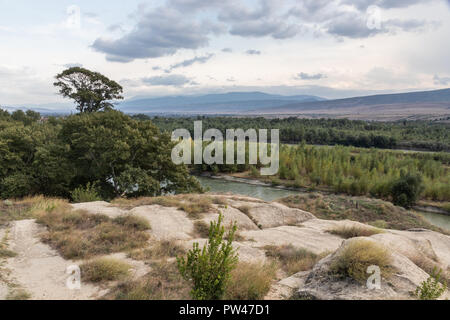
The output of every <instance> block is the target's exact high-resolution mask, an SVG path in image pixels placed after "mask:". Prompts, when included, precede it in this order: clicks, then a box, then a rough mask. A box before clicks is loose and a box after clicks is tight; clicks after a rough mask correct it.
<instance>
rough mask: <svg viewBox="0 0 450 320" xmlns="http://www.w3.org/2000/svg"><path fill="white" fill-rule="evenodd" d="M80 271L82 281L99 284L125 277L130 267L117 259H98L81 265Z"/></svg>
mask: <svg viewBox="0 0 450 320" xmlns="http://www.w3.org/2000/svg"><path fill="white" fill-rule="evenodd" d="M80 269H81V278H82V280H83V281H87V282H94V283H99V282H105V281H114V280H120V279H123V278H125V277H127V276H128V275H129V270H130V269H131V266H130V265H129V264H128V263H126V262H123V261H120V260H118V259H112V258H99V259H95V260H92V261H89V262H86V263H84V264H82V265H81V267H80Z"/></svg>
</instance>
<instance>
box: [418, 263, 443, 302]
mask: <svg viewBox="0 0 450 320" xmlns="http://www.w3.org/2000/svg"><path fill="white" fill-rule="evenodd" d="M441 273H442V269H440V270H439V272H437V269H436V268H435V269H434V270H433V272H432V273H431V276H430V277H429V278H428V279H427V280H426V281H424V282H422V284H421V285H420V286H419V287H417V289H416V292H415V295H416V297H417V298H418V299H420V300H437V299H439V298H440V297H441V296H442V295H443V294H444V292H445V291H446V290H447V283H446V282H444V283H443V284H441V283H440V281H441Z"/></svg>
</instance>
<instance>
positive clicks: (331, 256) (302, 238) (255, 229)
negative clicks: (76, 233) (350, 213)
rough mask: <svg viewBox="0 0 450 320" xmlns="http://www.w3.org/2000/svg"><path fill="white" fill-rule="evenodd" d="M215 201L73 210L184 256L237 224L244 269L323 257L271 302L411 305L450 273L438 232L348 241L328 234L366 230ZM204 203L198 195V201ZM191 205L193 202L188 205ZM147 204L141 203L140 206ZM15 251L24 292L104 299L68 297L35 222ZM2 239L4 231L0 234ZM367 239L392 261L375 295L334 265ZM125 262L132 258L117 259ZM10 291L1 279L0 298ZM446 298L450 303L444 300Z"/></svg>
mask: <svg viewBox="0 0 450 320" xmlns="http://www.w3.org/2000/svg"><path fill="white" fill-rule="evenodd" d="M207 196H209V197H216V198H215V199H214V201H213V203H214V204H212V205H211V206H210V207H209V209H208V210H206V211H207V212H204V213H200V214H194V215H192V214H188V213H186V212H184V211H183V210H180V209H178V208H175V207H165V206H161V205H140V204H139V202H137V203H138V204H137V206H136V207H134V208H133V206H132V205H130V206H128V205H127V207H126V208H127V209H123V208H120V207H118V206H117V205H111V204H109V203H107V202H102V201H100V202H91V203H81V204H74V205H72V206H73V209H74V210H84V211H86V212H88V213H91V214H104V215H107V216H109V217H112V218H115V217H118V216H122V215H134V216H138V217H141V218H144V219H145V220H147V221H148V222H149V223H150V225H151V230H149V231H148V232H149V233H150V234H151V240H150V242H149V246H153V245H154V244H155V241H163V240H170V241H174V242H175V243H177V244H180V245H181V246H183V247H184V248H186V249H189V248H192V245H193V243H194V242H198V243H199V244H200V246H203V245H204V244H205V243H206V241H207V240H206V239H198V238H200V237H202V235H200V234H197V232H196V226H197V223H198V222H203V223H205V224H209V223H210V222H211V221H215V220H217V218H218V214H219V212H221V213H222V214H223V216H224V223H225V226H229V225H230V224H231V223H233V222H236V224H237V226H238V235H239V237H238V238H237V241H235V242H234V243H233V246H234V248H235V250H236V251H237V252H238V254H239V259H240V260H241V261H245V262H255V263H260V262H267V261H269V258H268V257H266V250H268V249H267V248H266V247H267V246H271V250H274V247H275V250H276V247H277V246H280V247H281V246H292V247H294V248H302V249H306V250H308V251H310V252H312V253H314V254H316V255H318V256H319V255H320V256H323V257H324V258H323V259H321V260H320V261H319V262H317V263H316V265H315V266H314V267H313V269H312V270H309V271H304V272H301V273H298V274H294V275H291V274H285V273H284V271H282V270H281V269H280V270H279V272H278V274H279V276H278V279H279V281H277V282H276V283H274V284H273V286H272V289H271V290H270V292H269V294H268V295H267V298H268V299H288V298H291V297H293V298H298V299H413V298H414V297H413V296H412V295H411V292H412V291H414V290H415V289H416V288H417V286H419V285H420V284H421V282H422V281H424V280H426V279H427V278H428V277H429V272H430V268H432V267H438V268H440V269H442V270H444V272H448V271H449V270H450V269H449V265H450V237H449V236H447V235H443V234H441V233H438V232H434V231H429V230H424V229H413V230H407V231H397V230H382V233H379V234H375V235H372V236H370V237H364V238H353V239H349V240H344V239H343V238H341V237H340V236H337V235H334V234H332V233H330V230H333V229H339V228H341V229H342V228H355V229H358V228H368V227H369V226H367V225H365V224H362V223H359V222H354V221H348V220H343V221H331V220H321V219H316V218H315V217H314V216H313V215H312V214H310V213H308V212H305V211H302V210H298V209H291V208H288V207H286V206H284V205H282V204H278V203H274V202H272V203H268V202H263V201H261V200H258V199H252V198H249V197H241V196H234V195H212V194H208V195H207ZM200 197H201V196H200ZM189 201H195V199H194V200H192V199H191V200H189ZM141 203H142V202H141ZM12 226H13V229H12V231H13V232H12V233H11V241H10V245H11V248H10V249H11V250H13V251H15V252H17V253H18V256H17V257H15V258H11V259H7V263H5V266H6V268H7V269H8V270H12V272H11V276H8V277H9V278H11V279H15V281H17V282H18V283H20V284H22V285H23V286H24V287H25V288H27V290H28V291H30V293H32V297H33V298H36V299H53V298H54V299H86V298H96V297H98V296H99V295H100V294H101V293H102V292H101V290H100V289H99V288H96V287H94V286H88V285H87V286H86V287H84V288H83V290H82V291H79V292H71V291H67V290H66V289H65V285H64V282H63V281H64V279H66V277H67V275H66V274H65V269H66V267H67V266H68V265H71V264H72V263H73V262H71V261H67V260H64V259H63V258H62V257H61V256H59V255H58V253H57V252H56V251H54V250H52V249H51V248H50V247H48V246H47V245H45V244H43V243H42V242H40V241H39V237H38V233H39V232H41V231H42V230H41V229H42V227H40V226H38V225H37V224H36V223H35V222H34V221H32V220H25V221H16V222H13V223H12ZM3 233H4V232H3V230H2V229H0V235H2V234H3ZM361 239H364V240H366V241H371V242H373V243H376V244H378V245H381V246H383V247H384V248H386V249H387V250H388V251H389V252H390V254H391V256H392V261H391V262H392V268H393V269H394V270H395V272H394V273H393V274H392V275H391V276H390V277H383V278H382V283H381V289H380V290H370V289H368V288H367V286H365V285H364V284H361V283H359V282H356V281H355V280H352V279H350V278H341V277H336V276H335V275H333V274H332V273H331V272H330V266H331V265H332V264H333V262H334V261H336V259H338V258H339V256H340V254H342V252H343V250H345V248H346V247H347V246H348V245H349V244H351V243H352V242H353V241H358V240H361ZM117 257H119V258H120V259H121V260H125V259H128V258H126V257H125V255H124V253H118V254H117ZM130 264H131V265H132V266H133V268H134V269H135V273H136V276H141V275H142V274H144V273H145V272H147V271H148V269H146V268H147V267H146V266H145V264H143V263H141V262H139V263H138V262H133V261H130ZM7 290H8V288H7V287H5V285H4V283H2V281H1V279H0V299H1V298H4V296H5V294H6V291H7ZM447 297H449V296H448V295H447Z"/></svg>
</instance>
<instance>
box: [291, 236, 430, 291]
mask: <svg viewBox="0 0 450 320" xmlns="http://www.w3.org/2000/svg"><path fill="white" fill-rule="evenodd" d="M361 239H364V240H365V241H371V242H374V243H379V242H378V241H377V240H375V239H372V238H353V239H350V240H347V241H345V242H344V243H343V244H342V246H341V247H340V248H339V249H338V250H337V251H336V252H334V253H333V254H330V255H329V256H327V257H326V258H324V259H322V260H321V261H319V262H318V263H317V264H316V266H315V267H314V269H313V270H312V271H311V272H310V273H309V275H308V276H307V278H306V280H305V282H304V285H303V286H301V287H300V288H299V291H298V298H302V299H314V300H341V299H342V300H381V299H383V300H384V299H396V300H397V299H413V298H414V296H413V295H412V293H413V292H414V291H415V289H416V288H417V286H419V285H420V284H421V283H422V282H423V281H425V280H426V279H427V278H428V277H429V275H428V274H427V273H426V272H425V271H423V270H422V269H420V268H419V267H418V266H417V265H415V264H414V263H413V262H412V261H411V260H409V259H408V258H406V257H405V256H404V255H402V254H400V253H398V252H396V251H390V254H391V261H392V262H391V263H392V265H391V267H392V268H393V270H394V272H393V274H392V275H389V277H386V276H385V275H383V274H382V275H381V277H382V278H381V279H382V281H381V286H380V288H379V289H370V288H369V287H368V286H367V285H366V284H364V283H359V282H357V281H355V280H353V279H350V278H344V279H342V278H340V277H337V276H336V275H335V274H333V272H331V270H330V266H331V265H332V264H333V262H334V261H336V259H338V258H339V256H340V255H341V254H342V252H343V250H345V249H346V248H347V247H348V245H349V244H350V243H352V242H354V241H359V240H361Z"/></svg>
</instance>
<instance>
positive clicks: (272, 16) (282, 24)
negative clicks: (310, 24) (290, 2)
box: [218, 0, 301, 39]
mask: <svg viewBox="0 0 450 320" xmlns="http://www.w3.org/2000/svg"><path fill="white" fill-rule="evenodd" d="M278 7H279V2H278V1H275V0H261V1H260V2H259V6H258V7H256V8H248V7H246V6H242V5H236V4H234V5H228V6H227V7H225V8H224V9H222V10H221V12H220V13H219V17H218V18H219V20H221V21H225V22H228V23H230V31H229V32H230V34H231V35H236V36H242V37H265V36H271V37H272V38H275V39H287V38H292V37H294V36H296V35H297V34H298V33H299V32H300V31H301V28H300V26H299V25H297V24H293V23H287V22H286V21H285V19H284V18H283V17H282V16H280V15H279V14H278V13H277V11H278Z"/></svg>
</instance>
